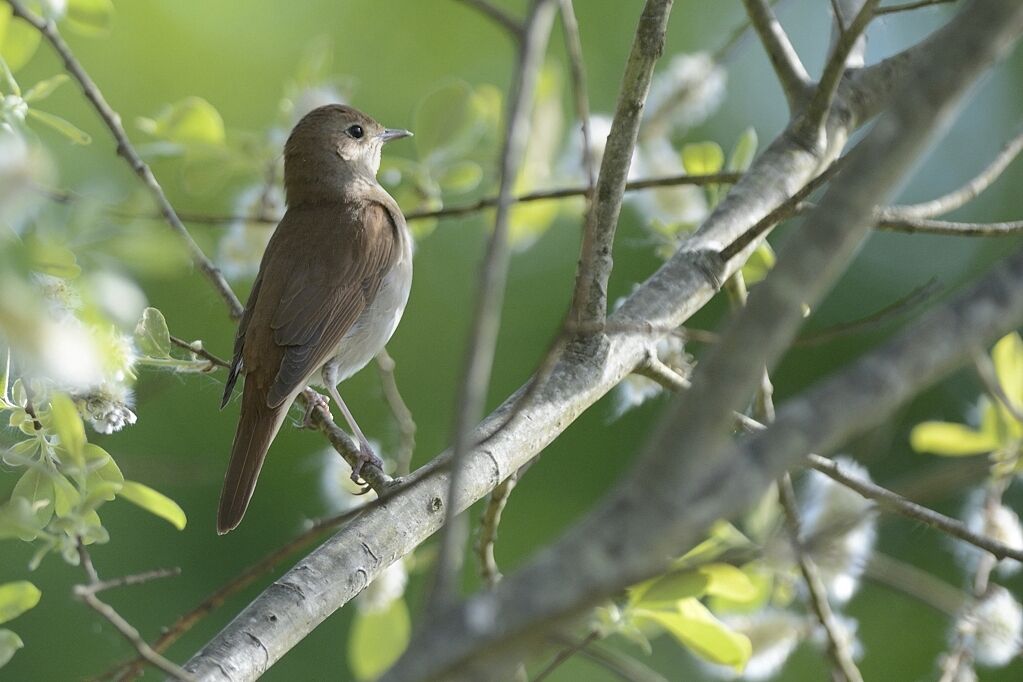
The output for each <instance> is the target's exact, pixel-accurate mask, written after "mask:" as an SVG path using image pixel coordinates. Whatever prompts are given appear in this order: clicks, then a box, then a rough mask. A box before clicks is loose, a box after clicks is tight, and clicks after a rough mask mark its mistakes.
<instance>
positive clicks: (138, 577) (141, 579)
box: [86, 567, 181, 594]
mask: <svg viewBox="0 0 1023 682" xmlns="http://www.w3.org/2000/svg"><path fill="white" fill-rule="evenodd" d="M179 575H181V569H180V568H177V567H175V568H158V569H156V570H153V571H146V572H145V573H135V574H133V575H125V576H121V577H120V578H114V579H112V580H100V581H98V582H96V583H94V584H92V585H87V586H86V587H87V589H89V590H91V591H92V592H93V593H94V594H95V593H96V592H103V591H104V590H112V589H114V588H117V587H129V586H132V585H142V584H145V583H148V582H151V581H153V580H160V579H161V578H173V577H175V576H179Z"/></svg>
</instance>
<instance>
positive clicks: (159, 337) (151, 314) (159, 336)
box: [135, 308, 171, 358]
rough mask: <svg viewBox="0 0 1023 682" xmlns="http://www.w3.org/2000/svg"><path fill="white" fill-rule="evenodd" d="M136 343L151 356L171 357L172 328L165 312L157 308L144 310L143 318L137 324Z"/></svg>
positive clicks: (144, 353)
mask: <svg viewBox="0 0 1023 682" xmlns="http://www.w3.org/2000/svg"><path fill="white" fill-rule="evenodd" d="M135 345H136V346H138V347H139V350H140V351H142V354H143V355H147V356H149V357H151V358H169V357H170V348H171V340H170V330H168V329H167V320H166V319H165V318H164V316H163V313H161V312H160V311H159V310H157V309H156V308H146V309H145V310H143V311H142V319H141V320H139V323H138V324H137V325H136V326H135Z"/></svg>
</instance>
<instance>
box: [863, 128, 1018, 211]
mask: <svg viewBox="0 0 1023 682" xmlns="http://www.w3.org/2000/svg"><path fill="white" fill-rule="evenodd" d="M1021 151H1023V128H1021V129H1020V131H1019V132H1018V133H1016V136H1015V137H1013V138H1012V139H1011V140H1009V141H1008V142H1007V143H1005V146H1003V147H1002V149H1001V150H1000V151H999V152H998V155H997V156H995V158H994V159H992V161H991V163H990V164H988V165H987V167H986V168H984V170H982V171H981V172H980V173H978V174H977V175H976V176H974V177H973V179H971V180H970V181H969V182H967V183H966V184H965V185H963V186H961V187H959V188H958V189H955V190H953V191H951V192H949V193H948V194H945V195H942V196H940V197H938V198H937V199H931V200H930V201H923V202H920V203H917V204H909V205H906V206H890V207H888V208H885V209H882V211H881V217H882V218H884V219H907V218H933V217H935V216H939V215H945V214H946V213H949V212H951V211H954V210H956V209H957V208H961V207H963V206H965V205H966V204H968V203H969V202H971V201H973V200H974V199H976V198H977V197H978V196H979V195H980V194H981V193H982V192H984V190H986V189H987V188H988V187H990V186H991V185H992V184H993V183H994V182H995V181H996V180H998V178H1000V177H1001V176H1002V173H1003V172H1005V169H1006V168H1007V167H1008V166H1009V164H1010V163H1012V162H1013V161H1014V160H1015V159H1016V157H1017V156H1019V153H1020V152H1021Z"/></svg>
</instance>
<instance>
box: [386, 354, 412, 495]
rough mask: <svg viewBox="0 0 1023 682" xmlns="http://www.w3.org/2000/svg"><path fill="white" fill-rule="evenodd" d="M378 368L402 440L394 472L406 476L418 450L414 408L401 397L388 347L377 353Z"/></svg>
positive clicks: (396, 456)
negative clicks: (409, 406)
mask: <svg viewBox="0 0 1023 682" xmlns="http://www.w3.org/2000/svg"><path fill="white" fill-rule="evenodd" d="M377 370H378V373H379V374H380V387H381V388H382V389H383V392H384V399H386V400H387V405H388V407H390V408H391V415H392V416H393V417H394V423H395V424H397V426H398V433H399V434H400V440H401V442H400V444H399V446H398V452H397V454H396V455H395V457H394V459H395V463H396V465H397V466H396V467H395V471H394V473H395V475H396V476H405V475H407V474H408V473H409V471H411V470H412V456H413V455H414V454H415V452H416V421H415V419H413V418H412V410H410V409H409V408H408V405H406V404H405V400H404V399H403V398H402V397H401V391H399V390H398V382H397V381H395V378H394V358H392V357H391V354H390V353H388V352H387V349H386V348H385V349H384V350H382V351H380V352H379V353H378V354H377Z"/></svg>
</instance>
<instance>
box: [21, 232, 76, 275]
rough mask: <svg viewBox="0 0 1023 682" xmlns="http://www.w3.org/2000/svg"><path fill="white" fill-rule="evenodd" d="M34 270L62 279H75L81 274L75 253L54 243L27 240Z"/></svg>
mask: <svg viewBox="0 0 1023 682" xmlns="http://www.w3.org/2000/svg"><path fill="white" fill-rule="evenodd" d="M26 242H27V244H28V250H29V258H30V260H31V263H32V268H33V269H35V270H37V271H39V272H41V273H44V274H47V275H53V276H54V277H59V278H61V279H74V278H75V277H77V276H78V275H79V274H81V272H82V269H81V268H80V267H79V266H78V259H77V258H76V257H75V253H74V251H72V250H71V249H69V248H68V247H66V246H64V245H63V244H59V243H57V242H54V241H48V240H40V239H35V238H33V239H29V240H26Z"/></svg>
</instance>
